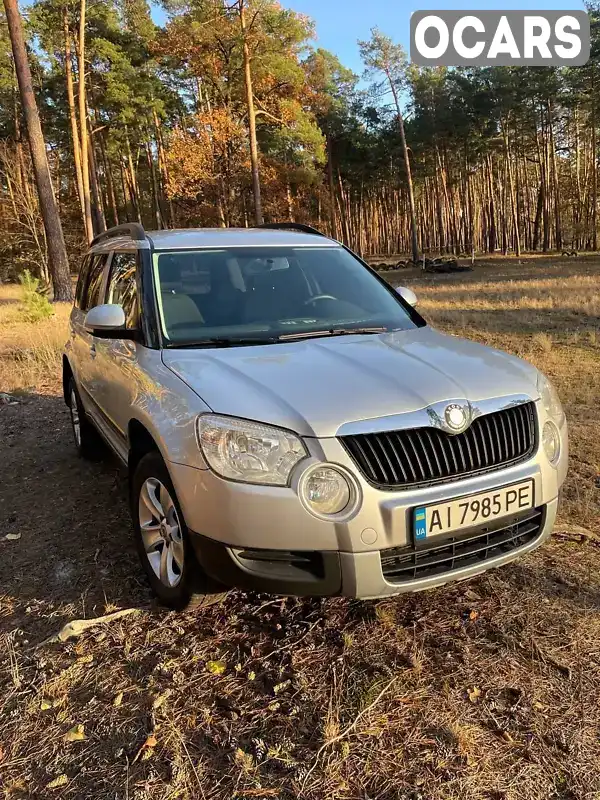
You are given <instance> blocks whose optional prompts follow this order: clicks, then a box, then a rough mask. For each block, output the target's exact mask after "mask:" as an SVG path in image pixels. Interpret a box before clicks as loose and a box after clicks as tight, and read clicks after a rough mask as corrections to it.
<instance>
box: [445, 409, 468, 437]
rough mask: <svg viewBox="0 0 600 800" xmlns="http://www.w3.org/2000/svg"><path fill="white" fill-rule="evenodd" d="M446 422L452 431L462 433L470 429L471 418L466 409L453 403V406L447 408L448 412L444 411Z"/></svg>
mask: <svg viewBox="0 0 600 800" xmlns="http://www.w3.org/2000/svg"><path fill="white" fill-rule="evenodd" d="M444 421H445V423H446V425H447V427H448V428H449V429H450V430H451V431H454V432H455V433H460V432H461V431H464V430H465V428H467V427H468V425H469V416H468V415H467V413H466V412H465V410H464V408H462V407H461V406H458V405H456V403H452V405H449V406H446V410H445V411H444Z"/></svg>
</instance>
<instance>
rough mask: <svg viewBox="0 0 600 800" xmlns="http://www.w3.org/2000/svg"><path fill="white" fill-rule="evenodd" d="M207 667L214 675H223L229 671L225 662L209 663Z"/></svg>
mask: <svg viewBox="0 0 600 800" xmlns="http://www.w3.org/2000/svg"><path fill="white" fill-rule="evenodd" d="M205 666H206V669H207V671H208V672H210V673H211V674H212V675H222V674H223V673H224V672H225V670H226V669H227V664H226V663H225V661H207V662H206V664H205Z"/></svg>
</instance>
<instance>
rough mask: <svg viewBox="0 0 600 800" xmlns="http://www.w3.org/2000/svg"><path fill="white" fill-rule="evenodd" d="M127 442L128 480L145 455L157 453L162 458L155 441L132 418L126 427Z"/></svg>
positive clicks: (143, 427) (142, 425)
mask: <svg viewBox="0 0 600 800" xmlns="http://www.w3.org/2000/svg"><path fill="white" fill-rule="evenodd" d="M127 440H128V442H129V453H128V456H127V467H128V471H129V476H130V479H131V477H132V476H133V473H134V472H135V468H136V467H137V465H138V464H139V463H140V461H141V460H142V458H143V457H144V456H145V455H146V454H147V453H159V454H160V455H161V456H163V454H162V453H161V449H160V447H159V446H158V443H157V441H156V439H155V438H154V436H153V435H152V433H151V432H150V431H149V430H148V428H147V427H146V426H145V425H144V423H143V422H141V421H140V420H139V419H135V418H134V419H131V420H129V424H128V426H127ZM163 458H164V456H163Z"/></svg>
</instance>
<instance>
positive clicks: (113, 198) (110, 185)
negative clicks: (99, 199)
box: [100, 133, 119, 225]
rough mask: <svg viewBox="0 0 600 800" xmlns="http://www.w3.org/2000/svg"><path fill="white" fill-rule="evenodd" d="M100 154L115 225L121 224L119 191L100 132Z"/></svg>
mask: <svg viewBox="0 0 600 800" xmlns="http://www.w3.org/2000/svg"><path fill="white" fill-rule="evenodd" d="M100 155H101V156H102V165H103V167H104V174H105V175H106V188H107V192H108V205H109V207H110V213H111V216H112V219H113V225H118V224H119V206H118V203H117V193H116V191H115V182H114V179H113V174H112V164H111V163H110V160H109V158H108V154H107V152H106V146H105V144H104V136H103V134H102V133H101V134H100Z"/></svg>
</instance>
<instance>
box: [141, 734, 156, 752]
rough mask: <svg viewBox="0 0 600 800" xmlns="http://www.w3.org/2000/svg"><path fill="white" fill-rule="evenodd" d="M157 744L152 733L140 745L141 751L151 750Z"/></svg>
mask: <svg viewBox="0 0 600 800" xmlns="http://www.w3.org/2000/svg"><path fill="white" fill-rule="evenodd" d="M157 744H158V739H157V738H156V736H155V735H154V734H153V733H151V734H150V736H148V738H147V739H146V741H145V742H144V744H143V745H142V749H151V748H153V747H156V745H157Z"/></svg>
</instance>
